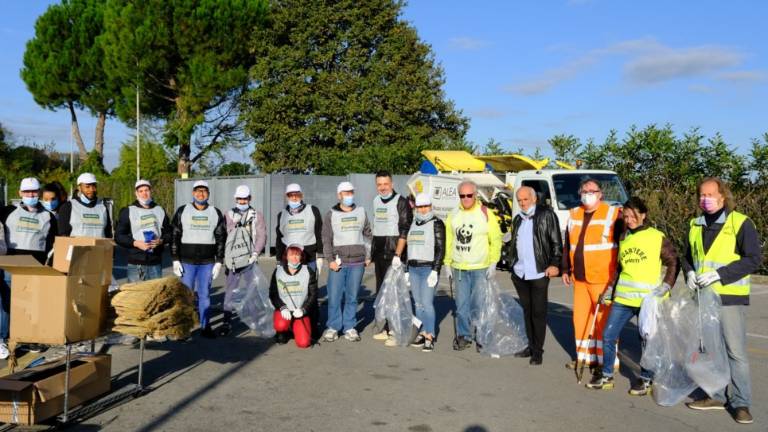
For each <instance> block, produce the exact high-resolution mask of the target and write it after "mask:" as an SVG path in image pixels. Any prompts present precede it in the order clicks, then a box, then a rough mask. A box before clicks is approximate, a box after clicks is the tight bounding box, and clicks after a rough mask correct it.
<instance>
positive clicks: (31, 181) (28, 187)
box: [19, 177, 40, 192]
mask: <svg viewBox="0 0 768 432" xmlns="http://www.w3.org/2000/svg"><path fill="white" fill-rule="evenodd" d="M19 190H20V191H22V192H25V191H36V190H40V182H39V181H37V179H36V178H34V177H27V178H25V179H23V180H22V181H21V186H20V187H19Z"/></svg>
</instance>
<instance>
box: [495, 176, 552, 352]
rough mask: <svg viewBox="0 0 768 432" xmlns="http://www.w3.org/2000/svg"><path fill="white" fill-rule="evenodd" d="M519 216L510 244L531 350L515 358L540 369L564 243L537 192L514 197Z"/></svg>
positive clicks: (524, 190) (521, 190)
mask: <svg viewBox="0 0 768 432" xmlns="http://www.w3.org/2000/svg"><path fill="white" fill-rule="evenodd" d="M515 198H516V199H517V202H518V204H519V205H520V213H519V214H517V215H516V216H515V218H514V219H513V220H512V239H511V241H510V242H509V243H507V248H508V249H507V250H508V251H509V254H508V257H509V260H510V262H511V263H512V272H511V273H512V283H513V284H514V285H515V290H516V291H517V295H518V297H519V298H520V304H521V306H522V307H523V311H524V317H525V333H526V337H527V338H528V342H529V346H528V347H526V348H525V349H523V350H522V351H520V352H517V353H515V357H520V358H526V357H530V360H529V361H528V362H529V363H530V364H532V365H540V364H541V363H542V357H543V355H544V336H545V335H546V334H547V297H548V291H549V279H550V278H552V277H556V276H557V275H558V274H559V273H560V268H559V267H560V262H561V261H562V258H563V240H562V237H561V235H560V224H559V222H558V220H557V215H556V214H555V212H554V211H552V209H551V208H549V207H548V206H538V205H537V196H536V191H535V190H534V189H533V188H531V187H530V186H522V187H520V188H519V189H518V190H517V192H516V193H515Z"/></svg>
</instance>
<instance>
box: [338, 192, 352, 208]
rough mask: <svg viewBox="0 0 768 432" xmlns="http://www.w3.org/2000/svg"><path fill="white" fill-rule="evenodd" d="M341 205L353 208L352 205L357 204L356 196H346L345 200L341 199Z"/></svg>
mask: <svg viewBox="0 0 768 432" xmlns="http://www.w3.org/2000/svg"><path fill="white" fill-rule="evenodd" d="M341 203H342V204H343V205H344V206H345V207H352V205H353V204H355V196H354V195H351V196H345V197H344V198H342V199H341Z"/></svg>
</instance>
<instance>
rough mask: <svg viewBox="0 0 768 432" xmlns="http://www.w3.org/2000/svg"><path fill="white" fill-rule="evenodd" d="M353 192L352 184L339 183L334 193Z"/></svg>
mask: <svg viewBox="0 0 768 432" xmlns="http://www.w3.org/2000/svg"><path fill="white" fill-rule="evenodd" d="M353 190H355V187H354V186H352V183H350V182H341V183H339V186H337V187H336V193H342V192H351V191H353Z"/></svg>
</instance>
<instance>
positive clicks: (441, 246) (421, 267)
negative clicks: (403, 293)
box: [387, 193, 445, 352]
mask: <svg viewBox="0 0 768 432" xmlns="http://www.w3.org/2000/svg"><path fill="white" fill-rule="evenodd" d="M415 210H416V211H415V212H414V214H413V222H412V223H411V227H410V229H409V230H408V261H407V263H408V272H407V273H406V274H405V275H406V281H408V283H409V284H410V286H411V292H412V293H413V300H414V304H415V310H416V318H418V319H419V320H420V321H421V325H422V328H421V332H420V333H419V335H418V336H417V337H416V340H414V341H413V343H412V344H411V346H413V347H419V348H421V349H422V351H424V352H431V351H432V350H433V349H434V342H435V304H434V302H435V290H436V289H437V281H438V278H439V276H440V268H441V267H442V265H443V259H444V258H445V224H444V223H443V221H441V220H440V219H439V218H438V217H437V216H435V214H434V213H432V199H431V198H430V196H429V194H427V193H420V194H418V195H416V203H415ZM387 342H388V343H387V345H389V346H392V345H395V344H392V343H389V339H388V340H387Z"/></svg>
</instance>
